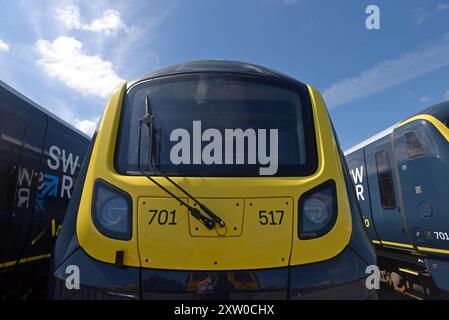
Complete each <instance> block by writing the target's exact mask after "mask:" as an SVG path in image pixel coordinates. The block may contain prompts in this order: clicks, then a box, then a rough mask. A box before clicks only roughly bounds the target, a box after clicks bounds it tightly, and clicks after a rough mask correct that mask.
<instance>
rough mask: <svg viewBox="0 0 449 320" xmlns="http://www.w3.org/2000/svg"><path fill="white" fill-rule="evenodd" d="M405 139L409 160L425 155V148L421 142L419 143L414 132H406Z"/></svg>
mask: <svg viewBox="0 0 449 320" xmlns="http://www.w3.org/2000/svg"><path fill="white" fill-rule="evenodd" d="M404 137H405V148H406V151H407V156H408V158H409V159H413V158H416V157H419V156H421V155H423V154H424V153H425V152H424V148H423V147H422V145H421V142H420V141H419V139H418V137H417V136H416V134H415V133H414V132H412V131H410V132H406V133H405V134H404Z"/></svg>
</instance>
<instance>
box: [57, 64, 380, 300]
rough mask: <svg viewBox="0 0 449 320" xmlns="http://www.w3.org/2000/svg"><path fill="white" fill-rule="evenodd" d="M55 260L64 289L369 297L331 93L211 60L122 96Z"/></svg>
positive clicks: (137, 294) (114, 100) (98, 295)
mask: <svg viewBox="0 0 449 320" xmlns="http://www.w3.org/2000/svg"><path fill="white" fill-rule="evenodd" d="M86 158H87V159H86V161H85V163H84V165H83V169H82V172H81V174H80V178H79V179H78V184H77V185H76V187H75V191H74V194H73V197H72V201H71V203H70V207H69V209H68V212H67V217H66V220H65V221H64V224H63V227H62V230H61V234H60V236H59V238H58V241H57V245H56V248H55V253H54V256H53V267H54V271H53V275H52V280H51V290H50V297H51V298H55V299H69V298H70V299H110V298H123V299H199V300H203V299H301V298H302V299H305V298H319V299H320V298H336V299H338V298H340V299H370V298H373V297H375V290H370V288H367V286H366V284H365V282H366V278H367V276H368V275H369V274H367V273H366V268H367V266H368V265H374V264H375V256H374V254H373V251H372V247H371V245H370V243H369V240H368V239H367V237H366V234H365V231H364V230H363V227H362V225H361V223H360V215H359V213H358V209H357V204H356V200H355V199H354V196H353V192H352V189H351V188H352V185H351V182H350V181H349V179H348V177H347V175H346V171H345V170H344V169H343V166H344V165H345V164H344V161H343V162H342V156H341V152H340V149H339V146H338V143H337V140H336V137H335V136H334V133H333V129H332V124H331V122H330V119H329V117H328V114H327V110H326V107H325V104H324V101H323V99H322V97H321V95H320V94H319V93H318V92H317V91H316V90H315V89H314V88H312V87H311V86H308V85H305V84H302V83H300V82H298V81H296V80H294V79H292V78H289V77H287V76H285V75H282V74H279V73H277V72H274V71H271V70H269V69H266V68H263V67H259V66H254V65H250V64H245V63H237V62H224V61H200V62H192V63H184V64H180V65H176V66H172V67H170V68H167V69H163V70H161V71H158V72H155V73H153V74H152V75H149V76H148V77H145V78H144V79H141V80H139V81H135V82H133V83H128V84H125V85H123V86H121V87H119V88H118V89H117V90H116V91H115V92H114V93H113V95H112V97H111V99H110V101H109V103H108V105H107V108H106V110H105V112H104V114H103V117H102V119H101V121H100V124H99V126H98V130H97V132H96V134H95V137H94V142H93V143H92V145H91V150H90V157H89V156H86Z"/></svg>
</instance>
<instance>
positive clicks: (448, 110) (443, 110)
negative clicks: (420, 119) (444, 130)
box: [415, 101, 449, 123]
mask: <svg viewBox="0 0 449 320" xmlns="http://www.w3.org/2000/svg"><path fill="white" fill-rule="evenodd" d="M420 114H428V115H430V116H433V117H435V118H437V119H438V120H439V121H441V122H443V123H444V122H445V121H446V120H447V119H448V118H449V101H445V102H442V103H439V104H436V105H434V106H431V107H429V108H427V109H425V110H423V111H421V112H418V113H417V114H415V116H417V115H420Z"/></svg>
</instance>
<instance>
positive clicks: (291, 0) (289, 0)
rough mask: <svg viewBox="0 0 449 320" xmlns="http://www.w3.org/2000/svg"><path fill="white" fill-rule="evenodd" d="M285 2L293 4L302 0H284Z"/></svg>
mask: <svg viewBox="0 0 449 320" xmlns="http://www.w3.org/2000/svg"><path fill="white" fill-rule="evenodd" d="M284 2H285V3H286V4H288V5H291V4H296V3H299V2H301V0H284Z"/></svg>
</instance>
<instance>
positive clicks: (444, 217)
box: [345, 101, 449, 299]
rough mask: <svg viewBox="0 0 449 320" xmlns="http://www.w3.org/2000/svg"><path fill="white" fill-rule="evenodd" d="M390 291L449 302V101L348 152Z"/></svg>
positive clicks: (382, 274) (383, 132) (366, 225)
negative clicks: (448, 299) (447, 300)
mask: <svg viewBox="0 0 449 320" xmlns="http://www.w3.org/2000/svg"><path fill="white" fill-rule="evenodd" d="M345 156H346V160H347V163H348V168H349V172H350V175H351V177H352V179H353V182H354V184H355V190H356V195H357V200H358V202H359V205H360V209H361V210H360V212H361V214H362V216H363V217H362V218H363V221H364V224H365V227H366V229H367V231H368V235H369V237H370V239H371V241H372V242H373V244H374V246H375V248H376V254H377V257H378V265H379V269H380V280H381V283H382V285H383V286H390V287H392V288H393V289H394V290H395V291H397V292H400V293H403V294H405V295H408V296H411V297H413V298H416V299H447V298H448V297H449V101H447V102H443V103H440V104H437V105H434V106H432V107H430V108H428V109H426V110H424V111H422V112H420V113H418V114H416V115H414V116H412V117H410V118H408V119H405V120H404V121H401V122H399V123H397V124H396V125H394V126H392V127H390V128H388V129H386V130H384V131H382V132H380V133H379V134H377V135H374V136H373V137H371V138H369V139H367V140H365V141H364V142H362V143H360V144H358V145H356V146H354V147H352V148H350V149H349V150H347V151H346V152H345Z"/></svg>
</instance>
